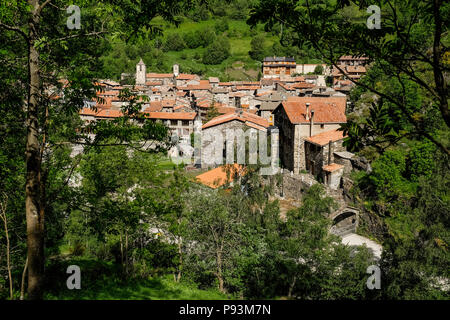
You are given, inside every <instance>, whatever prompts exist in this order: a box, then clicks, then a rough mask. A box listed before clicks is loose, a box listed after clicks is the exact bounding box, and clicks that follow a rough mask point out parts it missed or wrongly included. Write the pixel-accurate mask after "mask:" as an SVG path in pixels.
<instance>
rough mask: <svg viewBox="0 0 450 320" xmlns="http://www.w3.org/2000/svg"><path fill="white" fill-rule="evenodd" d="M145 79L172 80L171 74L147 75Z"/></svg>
mask: <svg viewBox="0 0 450 320" xmlns="http://www.w3.org/2000/svg"><path fill="white" fill-rule="evenodd" d="M146 77H147V78H157V79H159V78H173V73H147V75H146Z"/></svg>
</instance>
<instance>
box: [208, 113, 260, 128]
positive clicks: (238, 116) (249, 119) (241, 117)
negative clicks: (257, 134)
mask: <svg viewBox="0 0 450 320" xmlns="http://www.w3.org/2000/svg"><path fill="white" fill-rule="evenodd" d="M233 120H238V121H241V122H244V123H245V124H247V125H248V124H249V123H252V124H253V125H256V126H258V129H260V130H263V129H265V128H268V127H269V122H268V121H267V120H266V119H264V118H261V117H260V116H257V115H255V114H252V113H249V112H245V111H242V113H236V112H234V113H226V114H224V115H220V116H218V117H215V118H213V119H211V120H210V121H208V122H207V123H205V124H204V125H203V126H202V129H206V128H210V127H214V126H217V125H219V124H222V123H226V122H229V121H233Z"/></svg>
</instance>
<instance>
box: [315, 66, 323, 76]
mask: <svg viewBox="0 0 450 320" xmlns="http://www.w3.org/2000/svg"><path fill="white" fill-rule="evenodd" d="M322 73H323V66H321V65H318V66H316V67H315V68H314V74H322Z"/></svg>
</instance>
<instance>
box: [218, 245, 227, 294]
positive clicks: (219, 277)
mask: <svg viewBox="0 0 450 320" xmlns="http://www.w3.org/2000/svg"><path fill="white" fill-rule="evenodd" d="M216 258H217V280H218V281H219V291H220V292H222V293H225V288H224V285H223V282H224V281H223V274H222V251H221V250H220V249H219V250H217V256H216Z"/></svg>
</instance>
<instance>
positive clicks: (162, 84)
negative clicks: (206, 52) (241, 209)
mask: <svg viewBox="0 0 450 320" xmlns="http://www.w3.org/2000/svg"><path fill="white" fill-rule="evenodd" d="M366 62H367V59H366V58H365V57H352V56H342V57H341V58H340V59H339V61H338V64H337V65H338V67H339V68H333V67H329V66H326V65H325V64H296V63H295V60H294V58H290V57H266V58H265V59H264V61H263V64H262V70H261V71H262V74H263V77H262V79H261V80H260V81H231V82H221V81H220V79H218V78H217V77H210V78H208V79H201V78H200V77H199V76H198V75H195V74H183V73H180V72H179V66H178V65H173V73H152V72H148V71H149V70H147V68H146V65H145V64H144V62H143V61H142V59H141V60H140V61H139V63H138V64H137V65H136V74H135V85H121V84H120V83H118V82H115V81H110V80H102V81H99V85H100V86H101V87H102V89H103V90H101V91H98V92H97V96H98V99H97V101H88V102H86V107H85V108H83V109H81V110H80V116H81V118H82V120H83V121H84V122H85V123H92V122H95V121H98V120H108V119H114V118H117V117H120V116H122V115H123V114H122V107H123V106H124V105H126V104H127V103H128V102H127V101H123V99H121V98H120V97H119V95H120V91H121V90H123V89H124V88H129V89H130V90H131V91H132V92H133V93H134V94H135V95H136V96H146V97H147V98H148V99H147V101H145V102H143V103H142V110H141V112H142V113H143V114H144V115H145V117H147V118H149V119H152V120H153V121H160V122H162V123H164V124H165V125H166V126H167V127H168V128H169V129H170V131H171V133H172V135H175V136H176V137H177V145H175V146H174V147H172V149H171V150H169V156H171V157H172V159H177V158H179V157H181V158H183V159H185V160H186V159H188V161H187V163H188V166H187V169H189V170H194V171H195V170H197V171H198V172H199V173H198V174H197V177H196V181H197V182H199V183H201V184H203V185H205V186H206V187H207V188H212V189H216V188H220V187H222V186H224V185H228V184H229V183H231V184H232V183H233V180H235V179H238V178H239V176H240V175H242V174H245V170H234V172H233V174H232V177H231V178H230V174H229V173H228V174H227V172H226V171H227V170H229V167H227V166H226V165H222V163H223V164H225V163H227V164H230V163H234V167H233V168H235V169H237V168H242V166H241V165H240V164H244V163H243V162H242V161H236V159H235V158H234V157H233V158H232V161H231V162H230V161H225V160H226V159H225V158H226V147H227V137H228V136H227V133H226V132H227V131H228V130H242V131H243V132H247V130H249V131H250V130H252V131H257V132H264V133H267V134H270V139H271V142H270V144H271V151H270V152H269V153H271V155H272V158H273V157H274V155H276V156H277V159H275V160H274V159H272V160H271V162H270V163H271V166H272V167H276V171H274V172H272V173H279V174H281V175H282V176H283V179H282V181H283V183H282V187H281V188H280V190H279V192H278V196H279V197H280V199H290V200H291V202H292V201H293V203H294V204H295V202H296V199H300V198H301V192H302V191H304V190H305V188H308V187H310V186H311V185H312V184H314V183H318V182H320V183H323V184H324V185H325V187H326V190H327V192H328V194H329V195H331V196H333V197H334V198H335V200H336V201H337V202H338V203H339V209H338V210H337V211H336V212H335V213H333V214H332V215H331V216H330V217H331V218H332V219H334V223H333V226H332V230H331V231H332V232H333V233H335V234H339V235H341V236H345V235H347V234H349V233H351V232H355V231H356V228H357V225H358V220H359V216H358V211H357V210H356V209H354V208H351V207H349V206H348V205H347V202H348V201H346V193H348V191H349V189H350V187H351V180H350V179H348V175H349V173H350V172H351V171H352V169H353V168H356V169H359V170H370V166H369V165H368V164H367V163H366V162H365V161H364V160H365V159H364V158H362V159H360V158H358V157H355V155H354V154H352V153H350V152H348V151H346V148H345V147H344V146H343V141H344V138H345V137H344V135H343V131H340V130H339V128H340V125H341V124H344V123H346V121H347V118H346V109H347V104H348V103H349V102H348V99H347V94H348V93H349V91H350V90H351V89H352V87H353V86H354V82H353V81H357V80H358V79H359V78H360V77H361V76H363V75H364V74H365V72H366ZM318 66H319V68H320V69H319V70H322V74H314V73H317V72H314V71H315V70H317V67H318ZM126 76H129V75H125V74H124V75H123V77H126ZM326 80H327V81H326ZM351 80H353V81H351ZM327 82H328V85H327ZM249 131H248V132H249ZM194 134H197V135H198V137H199V140H200V141H201V145H199V149H201V150H200V151H199V152H198V153H196V152H195V150H194V147H195V146H193V143H192V141H193V140H194V139H192V136H193V135H194ZM217 134H221V135H222V136H223V137H225V138H223V140H221V141H220V144H221V145H222V148H223V152H219V153H220V155H219V158H223V159H219V160H220V161H216V162H214V161H211V159H208V157H209V155H208V154H207V153H206V152H205V150H206V149H208V148H209V147H210V146H209V143H210V141H209V140H210V139H206V138H205V137H211V136H216V135H217ZM228 139H232V140H233V141H231V143H234V139H235V137H234V136H232V137H231V138H230V137H228ZM228 142H230V141H228ZM257 152H259V150H258V151H257ZM195 154H196V155H195ZM194 157H196V159H193V158H194ZM208 160H210V161H208ZM221 160H223V161H221ZM227 160H228V159H227ZM237 163H239V166H238V167H237V166H236V165H237ZM347 200H348V199H347ZM291 202H289V201H287V205H286V208H282V211H287V210H288V209H289V208H291V207H292V203H291ZM294 206H295V205H294ZM283 209H284V210H283ZM353 240H354V239H353ZM359 240H360V239H359ZM363 242H364V241H363ZM373 247H375V251H379V248H378V247H377V246H376V245H375V244H374V243H373ZM380 254H381V252H377V254H376V255H377V256H380Z"/></svg>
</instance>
